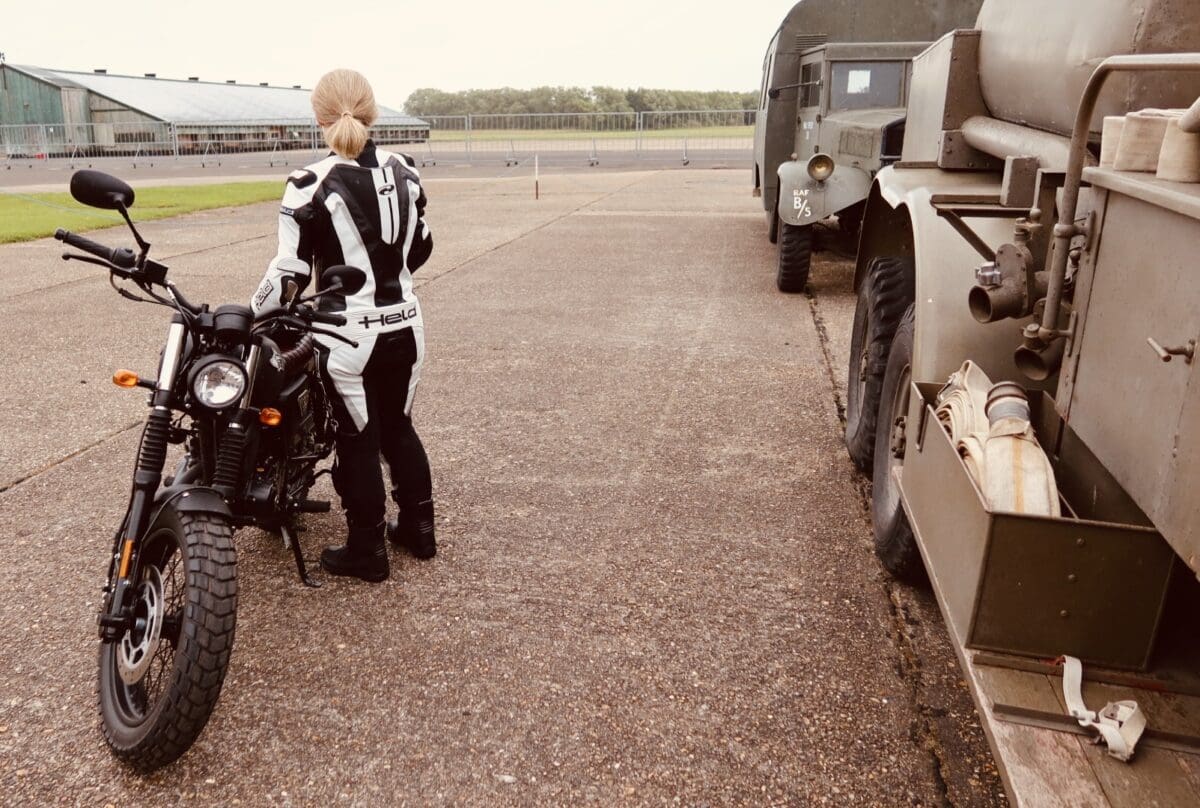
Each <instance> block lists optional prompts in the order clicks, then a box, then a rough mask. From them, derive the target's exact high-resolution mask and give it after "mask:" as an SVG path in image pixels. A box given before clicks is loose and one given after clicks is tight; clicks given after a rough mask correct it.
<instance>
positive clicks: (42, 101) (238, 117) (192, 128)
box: [0, 63, 429, 157]
mask: <svg viewBox="0 0 1200 808" xmlns="http://www.w3.org/2000/svg"><path fill="white" fill-rule="evenodd" d="M310 92H311V91H310V90H306V89H303V88H301V87H300V86H298V85H297V86H293V87H275V86H269V85H267V84H240V83H237V82H235V81H232V80H231V81H224V82H212V81H201V80H200V79H199V77H196V76H193V77H190V78H188V79H186V80H180V79H163V78H158V77H157V76H156V75H155V74H153V73H146V74H145V75H143V76H121V75H115V74H110V73H108V72H107V71H105V70H95V71H93V72H91V73H84V72H77V71H70V70H50V69H46V68H41V67H30V66H27V65H14V64H7V63H0V142H2V143H3V147H4V149H5V152H6V153H7V155H8V156H23V157H24V156H36V155H47V156H51V155H67V156H69V155H71V154H81V155H88V156H104V155H120V154H135V153H141V154H172V153H173V154H203V153H220V152H241V151H270V150H275V149H280V150H282V149H303V148H309V147H312V146H314V145H315V144H319V143H320V142H321V141H320V133H319V131H318V130H317V127H316V124H315V121H314V120H313V115H312V107H311V105H310V103H309V95H310ZM372 134H373V136H374V137H375V138H376V140H378V141H379V142H381V143H415V142H424V141H425V140H427V139H428V137H429V124H428V123H427V122H425V121H422V120H420V119H419V118H414V117H411V116H408V115H404V114H403V113H400V112H397V111H396V110H394V109H389V108H387V107H384V106H380V108H379V120H378V121H377V122H376V124H375V127H374V129H373V130H372Z"/></svg>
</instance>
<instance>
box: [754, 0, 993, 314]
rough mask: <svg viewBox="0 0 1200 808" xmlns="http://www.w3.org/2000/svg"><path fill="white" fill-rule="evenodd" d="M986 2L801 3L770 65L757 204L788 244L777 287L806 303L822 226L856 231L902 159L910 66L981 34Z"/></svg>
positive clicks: (773, 235) (757, 150)
mask: <svg viewBox="0 0 1200 808" xmlns="http://www.w3.org/2000/svg"><path fill="white" fill-rule="evenodd" d="M980 2H981V0H802V2H800V3H797V4H796V5H795V6H794V7H793V8H792V10H791V11H790V12H789V13H788V15H787V16H786V17H785V18H784V20H783V22H782V24H781V25H780V27H779V30H778V31H776V33H775V35H774V36H773V37H772V38H771V41H770V43H769V44H768V46H767V52H766V55H765V56H764V57H763V67H762V87H761V93H760V99H759V110H758V115H757V116H756V121H755V132H754V137H755V139H754V176H753V180H754V192H755V194H759V195H761V196H762V200H763V208H764V210H765V212H766V214H767V234H768V238H769V239H770V241H771V242H772V243H776V242H777V241H780V239H782V241H780V252H779V270H778V277H777V283H778V286H779V288H780V289H781V290H782V291H787V292H799V291H803V289H804V285H805V283H806V282H807V279H808V267H809V259H810V255H811V248H812V231H811V226H812V225H813V224H815V223H816V222H818V221H820V220H822V219H824V218H826V217H828V216H830V215H833V214H835V213H838V214H841V215H840V216H839V219H840V220H841V221H842V222H843V223H844V224H846V225H848V226H849V227H850V228H851V229H853V227H855V226H856V225H857V222H858V217H859V212H860V211H861V203H862V201H863V200H864V199H865V198H866V194H867V190H868V189H869V188H870V185H871V178H872V177H873V176H874V174H875V172H876V171H878V170H879V169H880V168H881V167H882V166H883V165H886V164H887V162H888V161H889V159H894V158H895V157H898V156H899V153H900V143H901V141H902V139H903V136H904V106H905V95H906V92H907V86H908V69H909V61H910V60H911V58H912V57H913V56H914V55H916V54H917V53H920V52H921V51H922V50H924V49H925V47H926V46H927V45H928V44H929V43H930V42H931V41H933V40H934V39H936V38H937V37H938V36H940V35H941V34H944V33H945V32H947V31H950V30H952V29H954V28H958V27H964V26H969V25H971V24H972V23H973V22H974V19H975V15H976V13H977V12H978V10H979V5H980Z"/></svg>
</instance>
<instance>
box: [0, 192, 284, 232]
mask: <svg viewBox="0 0 1200 808" xmlns="http://www.w3.org/2000/svg"><path fill="white" fill-rule="evenodd" d="M282 195H283V182H282V181H280V182H230V183H223V184H220V185H184V186H163V187H156V188H141V189H139V190H138V191H137V197H136V200H135V201H134V205H133V210H132V211H131V212H130V215H131V216H132V217H133V220H134V221H135V222H148V221H151V220H153V219H166V218H168V217H170V216H179V215H181V214H184V213H194V212H195V211H198V210H211V209H213V208H227V207H234V206H237V205H249V204H251V203H254V202H265V201H267V200H270V199H279V198H280V197H281V196H282ZM118 224H121V217H120V215H119V214H118V213H116V212H115V211H108V210H98V209H96V208H89V207H87V206H85V205H81V204H79V203H78V202H76V201H75V200H74V199H72V198H71V195H70V194H65V193H50V194H14V193H9V192H6V191H4V190H3V189H0V244H8V243H11V242H14V241H28V240H30V239H35V238H45V237H46V236H51V235H54V231H55V229H56V228H59V227H61V228H63V229H64V230H70V231H72V232H74V233H81V232H86V231H88V230H98V229H100V228H102V227H112V226H113V225H118Z"/></svg>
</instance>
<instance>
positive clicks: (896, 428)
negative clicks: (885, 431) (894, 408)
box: [890, 415, 908, 460]
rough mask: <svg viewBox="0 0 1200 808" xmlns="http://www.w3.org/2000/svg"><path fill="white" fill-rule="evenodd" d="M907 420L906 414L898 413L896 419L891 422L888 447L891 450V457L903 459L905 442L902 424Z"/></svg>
mask: <svg viewBox="0 0 1200 808" xmlns="http://www.w3.org/2000/svg"><path fill="white" fill-rule="evenodd" d="M907 420H908V418H907V416H904V415H900V416H897V418H896V420H895V421H894V422H893V423H892V440H891V446H890V448H891V450H892V457H894V458H896V459H897V460H903V459H904V445H905V443H906V439H905V437H904V424H905V421H907Z"/></svg>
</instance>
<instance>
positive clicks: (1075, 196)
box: [846, 0, 1200, 806]
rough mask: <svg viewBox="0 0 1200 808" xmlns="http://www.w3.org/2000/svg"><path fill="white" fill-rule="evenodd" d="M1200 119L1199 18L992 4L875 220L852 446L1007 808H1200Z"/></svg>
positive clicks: (852, 377) (940, 84)
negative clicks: (931, 602)
mask: <svg viewBox="0 0 1200 808" xmlns="http://www.w3.org/2000/svg"><path fill="white" fill-rule="evenodd" d="M1198 98H1200V8H1197V6H1196V4H1195V3H1194V2H1185V1H1184V0H1064V2H1060V3H1045V2H1043V1H1042V0H986V2H985V3H984V5H983V7H982V9H981V11H980V14H979V18H978V21H977V24H976V27H975V29H972V30H960V31H955V32H953V33H950V34H948V35H946V36H945V37H943V38H941V39H939V40H938V41H937V42H936V43H934V45H932V46H931V47H930V48H929V49H928V50H927V51H925V52H924V53H922V54H920V55H919V56H917V57H916V58H915V59H914V61H913V69H912V78H911V83H910V92H909V101H908V109H907V113H908V114H907V129H906V133H905V140H904V147H903V150H902V154H901V159H900V160H899V161H898V162H896V163H895V164H894V165H891V166H889V167H887V168H884V169H883V170H881V171H880V172H879V173H878V174H877V176H876V177H875V179H874V182H873V184H872V187H871V189H870V193H869V196H868V200H867V203H866V207H865V210H864V215H863V221H862V229H861V236H860V241H859V250H858V256H857V262H856V276H855V289H856V292H857V295H858V303H857V308H856V313H855V319H854V326H853V332H852V334H851V346H850V357H849V368H848V391H847V419H846V444H847V448H848V449H849V452H850V455H851V458H852V459H853V460H854V462H855V464H856V465H857V466H858V467H859V468H860V469H862V470H863V471H864V472H867V473H870V474H871V475H872V521H873V525H874V532H875V549H876V553H877V555H878V556H879V559H880V562H881V563H882V565H883V566H884V568H885V569H886V570H887V571H888V572H889V573H891V574H892V575H893V576H895V577H897V578H900V579H902V580H908V581H910V582H914V583H924V582H925V581H928V582H929V583H930V584H931V585H932V587H933V589H934V592H935V593H936V595H937V598H938V602H939V605H940V607H941V611H942V614H943V616H944V618H945V620H946V624H947V628H948V629H949V633H950V635H951V637H952V639H953V640H954V642H955V645H956V648H957V651H958V655H959V660H960V663H961V664H962V667H963V671H964V674H965V679H966V680H967V682H968V684H969V685H970V687H971V690H972V693H973V695H974V697H975V702H976V706H977V709H978V711H979V716H980V719H981V722H982V724H983V726H984V729H985V732H986V734H987V736H988V739H989V742H990V743H991V745H992V749H993V752H994V754H995V757H996V761H997V764H998V768H999V770H1000V772H1001V775H1002V777H1003V779H1004V781H1005V785H1006V788H1007V789H1008V794H1009V797H1010V799H1011V800H1012V802H1013V803H1014V804H1018V805H1039V806H1040V805H1101V806H1104V805H1113V806H1124V805H1130V806H1142V805H1200V776H1197V775H1198V773H1200V637H1197V634H1196V631H1195V626H1196V620H1197V615H1198V614H1200V581H1198V580H1197V575H1198V574H1200V497H1197V496H1196V494H1195V491H1196V490H1197V488H1198V487H1200V375H1197V374H1198V373H1200V361H1198V360H1197V359H1196V357H1195V353H1196V346H1197V343H1198V342H1200V272H1197V266H1196V260H1197V259H1196V256H1197V255H1200V101H1198ZM1171 110H1177V111H1176V112H1171ZM1182 110H1188V111H1187V112H1186V113H1183V114H1180V112H1181V111H1182ZM1135 113H1136V114H1135ZM968 363H969V364H968ZM972 379H974V380H975V381H974V382H972V381H971V380H972ZM973 384H974V386H972V385H973ZM993 384H994V386H992V385H993ZM1013 425H1016V427H1014V426H1013ZM1018 444H1019V445H1018ZM1006 447H1007V449H1012V448H1013V447H1016V450H1017V451H1016V454H1015V455H1014V454H1013V452H1012V451H1008V453H1007V454H1002V453H1000V450H1001V449H1006ZM993 449H996V451H995V452H994V451H993ZM1007 449H1006V451H1007ZM1022 452H1023V453H1024V455H1023V456H1022V454H1021V453H1022ZM1047 490H1048V491H1049V495H1048V496H1045V497H1041V494H1045V493H1046V492H1047ZM1106 702H1107V703H1108V704H1106ZM1100 708H1104V709H1100ZM1097 739H1100V740H1101V742H1100V743H1099V744H1098V745H1096V744H1095V743H1093V742H1094V741H1096V740H1097Z"/></svg>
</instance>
